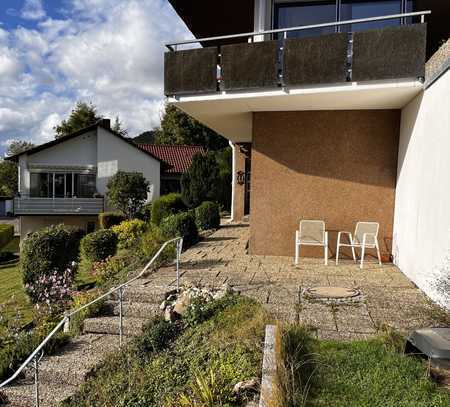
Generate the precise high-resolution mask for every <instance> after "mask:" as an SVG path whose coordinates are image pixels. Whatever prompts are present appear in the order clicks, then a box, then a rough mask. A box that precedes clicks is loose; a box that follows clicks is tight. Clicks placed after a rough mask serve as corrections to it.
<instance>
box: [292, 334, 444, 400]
mask: <svg viewBox="0 0 450 407" xmlns="http://www.w3.org/2000/svg"><path fill="white" fill-rule="evenodd" d="M394 335H395V336H389V335H384V336H380V337H378V338H374V339H370V340H361V341H354V342H339V341H325V340H317V339H313V338H311V337H309V338H308V337H306V336H305V334H304V332H302V330H301V329H299V328H291V332H290V334H289V333H288V335H286V334H285V335H284V337H283V344H284V346H285V348H284V349H288V351H287V352H286V350H285V355H286V354H290V358H288V359H285V360H289V362H288V363H287V366H288V367H289V366H290V367H292V366H295V368H294V370H295V372H296V373H295V383H294V384H295V385H296V386H295V387H296V390H297V391H291V390H288V391H287V392H286V391H285V394H286V393H287V394H290V397H288V401H287V402H284V403H283V405H284V406H286V407H289V406H292V407H293V406H298V405H304V406H311V407H319V406H333V407H448V406H450V392H449V391H448V390H447V389H444V388H439V386H438V385H437V384H435V383H434V382H433V381H432V380H431V379H429V378H428V376H427V373H426V372H427V368H426V364H425V363H424V362H423V361H422V360H421V359H419V358H417V357H414V356H404V355H403V354H402V349H401V348H402V346H401V345H402V344H403V343H404V339H403V338H401V336H399V335H398V334H394ZM393 337H394V338H395V340H392V338H393ZM286 341H287V342H288V343H290V345H289V346H286ZM296 353H297V356H295V354H296ZM292 362H293V363H292ZM287 371H289V369H287ZM284 377H289V374H287V375H286V376H284ZM287 381H288V382H290V383H293V381H292V380H290V379H288V380H287ZM285 382H286V381H285ZM286 388H288V389H292V385H291V386H286Z"/></svg>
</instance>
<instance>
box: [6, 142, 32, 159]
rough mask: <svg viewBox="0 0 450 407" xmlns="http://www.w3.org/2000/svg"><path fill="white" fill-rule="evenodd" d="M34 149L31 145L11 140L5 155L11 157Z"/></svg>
mask: <svg viewBox="0 0 450 407" xmlns="http://www.w3.org/2000/svg"><path fill="white" fill-rule="evenodd" d="M33 147H34V144H33V143H30V142H29V141H25V140H12V141H11V142H10V143H9V145H8V148H7V150H6V155H7V156H8V157H11V156H12V155H16V154H20V153H23V152H24V151H26V150H29V149H31V148H33Z"/></svg>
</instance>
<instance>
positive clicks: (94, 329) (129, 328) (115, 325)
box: [83, 316, 150, 336]
mask: <svg viewBox="0 0 450 407" xmlns="http://www.w3.org/2000/svg"><path fill="white" fill-rule="evenodd" d="M149 320H150V318H134V317H125V318H124V319H123V334H124V335H126V336H136V335H139V334H140V333H141V332H142V328H143V326H144V325H145V324H146V323H147V322H148V321H149ZM83 331H84V333H95V334H110V335H119V317H117V316H109V317H97V318H87V319H85V320H84V326H83Z"/></svg>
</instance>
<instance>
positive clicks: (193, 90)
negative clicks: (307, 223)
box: [165, 0, 450, 299]
mask: <svg viewBox="0 0 450 407" xmlns="http://www.w3.org/2000/svg"><path fill="white" fill-rule="evenodd" d="M170 3H171V4H172V6H173V7H174V9H175V10H176V11H177V13H178V14H179V15H180V17H181V18H182V19H183V21H184V22H185V23H186V25H187V26H188V27H189V29H190V30H191V31H192V33H193V34H194V36H195V37H196V39H195V40H188V41H178V42H172V43H168V44H166V46H167V48H168V51H167V52H166V54H165V94H166V96H167V98H168V101H169V102H170V103H173V104H175V105H176V106H178V107H179V108H180V109H182V110H183V111H185V112H186V113H188V114H189V115H191V116H192V117H194V118H195V119H197V120H199V121H200V122H202V123H203V124H205V125H207V126H209V127H210V128H212V129H213V130H215V131H217V132H218V133H220V134H221V135H223V136H224V137H226V138H227V139H229V140H230V142H231V144H232V147H233V151H234V160H233V161H234V162H233V218H234V220H239V219H241V218H242V217H244V216H246V215H250V242H249V250H250V253H252V254H260V255H284V256H293V253H294V244H293V242H294V232H295V230H296V228H298V222H299V220H300V219H321V220H324V221H325V222H326V225H327V229H328V231H329V236H330V248H331V251H330V257H331V256H333V255H334V254H335V253H334V248H335V247H336V237H337V232H338V231H341V230H345V231H352V230H354V227H355V223H356V222H357V221H376V222H379V223H380V235H379V241H380V249H381V252H382V257H383V260H384V261H389V260H391V259H392V260H393V261H394V262H395V263H396V264H397V265H399V267H400V268H401V269H402V271H403V272H404V273H405V274H407V275H408V276H410V277H411V278H412V279H413V280H414V281H415V282H416V284H418V285H419V286H420V287H421V288H422V289H424V290H425V291H426V292H427V293H428V294H430V295H431V296H433V297H434V298H438V297H439V295H438V294H437V291H436V290H435V288H434V287H432V284H433V282H434V281H436V278H435V277H432V275H433V273H437V274H439V273H441V274H442V271H439V270H441V269H445V267H447V270H448V264H446V261H447V262H448V261H449V260H445V259H446V258H447V259H448V258H449V257H450V256H449V253H448V251H449V249H450V232H449V230H450V215H449V213H448V212H449V211H448V210H446V209H444V208H449V207H450V195H449V194H448V192H446V191H448V188H445V187H444V185H447V187H448V186H449V181H448V176H447V174H449V170H450V168H449V164H448V162H449V160H448V159H447V158H446V157H447V156H448V153H449V152H450V145H449V138H450V137H449V136H450V133H449V128H450V123H449V120H450V119H449V115H450V114H449V112H450V101H449V95H450V76H449V75H450V74H449V73H448V66H449V63H448V62H449V53H448V46H443V47H442V48H440V46H441V45H442V43H443V42H445V41H447V40H448V38H449V25H448V21H449V18H450V4H448V2H441V1H436V0H429V1H425V0H423V1H421V0H416V1H410V0H388V1H385V0H383V1H378V0H370V1H369V0H330V1H328V0H323V1H322V0H320V1H319V0H318V1H278V0H244V1H237V0H236V1H228V2H214V1H203V0H202V1H195V2H186V1H182V0H170ZM237 11H238V12H237ZM447 44H448V43H447ZM193 46H194V47H195V48H192V47H193ZM439 48H440V50H439V51H438V49H439ZM436 52H437V54H436ZM433 55H434V56H433ZM427 61H428V62H427ZM424 240H426V241H427V243H424ZM303 254H304V255H305V256H310V255H313V256H314V255H316V254H317V255H319V256H321V255H322V253H321V252H320V249H319V250H315V249H314V248H308V250H307V248H305V250H304V253H303ZM438 299H439V298H438Z"/></svg>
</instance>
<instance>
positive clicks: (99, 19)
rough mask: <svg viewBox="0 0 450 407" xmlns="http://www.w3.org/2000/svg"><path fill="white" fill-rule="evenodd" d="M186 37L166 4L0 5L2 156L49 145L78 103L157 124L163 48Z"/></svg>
mask: <svg viewBox="0 0 450 407" xmlns="http://www.w3.org/2000/svg"><path fill="white" fill-rule="evenodd" d="M190 36H191V34H190V33H189V31H188V30H187V28H186V27H185V25H184V24H183V23H182V21H181V19H180V18H179V17H178V16H177V15H176V13H175V12H174V11H173V9H172V7H171V6H170V5H169V3H168V1H167V0H0V154H1V155H3V153H4V151H5V148H6V145H7V144H8V142H9V141H10V140H14V139H20V140H29V141H32V142H34V143H36V144H40V143H43V142H46V141H49V140H51V139H53V137H54V131H53V127H54V126H55V125H56V124H58V123H59V122H60V121H61V120H62V119H64V118H65V117H67V115H68V114H69V113H70V110H71V109H72V107H73V106H74V104H75V103H76V101H77V100H82V101H86V102H92V103H93V104H94V105H96V106H97V108H98V111H99V113H101V114H103V115H104V116H106V117H111V118H114V117H115V116H117V115H118V116H120V118H121V120H122V122H123V123H124V125H125V127H127V128H128V130H129V133H130V135H131V136H134V135H137V134H139V133H140V132H142V131H145V130H149V129H151V128H153V127H155V126H157V125H158V124H159V120H160V116H161V109H162V106H163V52H164V48H163V42H165V41H167V40H173V39H181V38H189V37H190Z"/></svg>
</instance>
